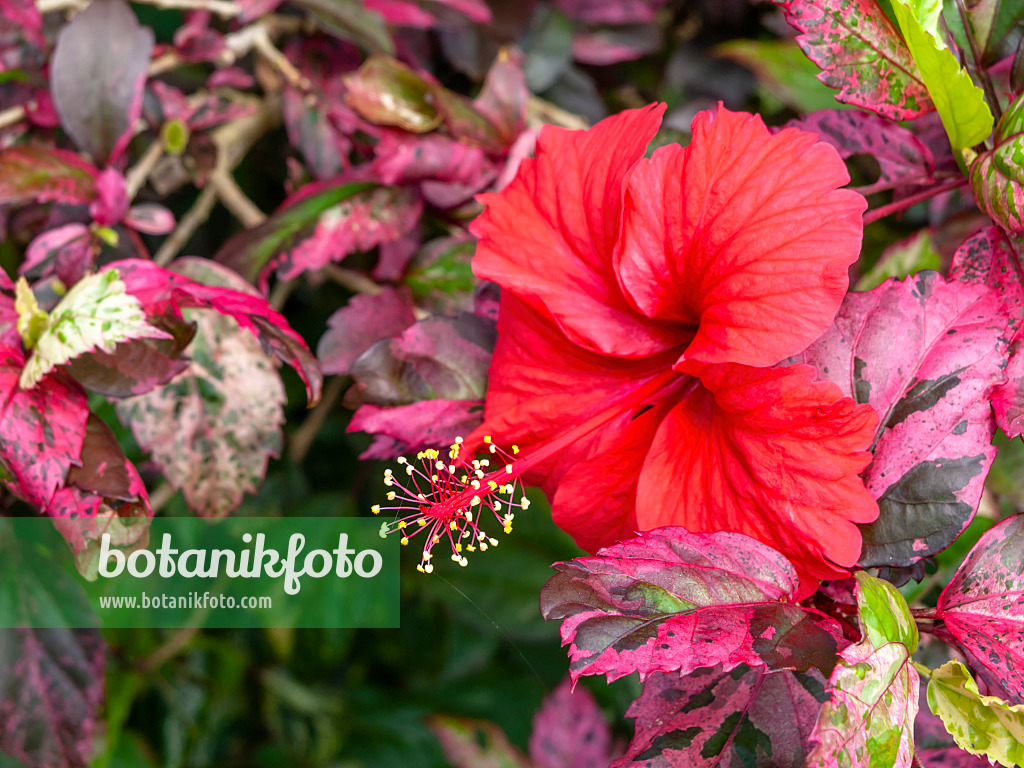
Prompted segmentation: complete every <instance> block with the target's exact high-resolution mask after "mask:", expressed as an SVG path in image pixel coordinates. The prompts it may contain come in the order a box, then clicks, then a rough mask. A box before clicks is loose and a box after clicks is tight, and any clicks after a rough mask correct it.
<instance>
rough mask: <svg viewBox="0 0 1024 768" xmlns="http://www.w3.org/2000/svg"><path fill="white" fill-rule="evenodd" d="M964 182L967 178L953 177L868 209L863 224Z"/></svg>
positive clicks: (954, 187)
mask: <svg viewBox="0 0 1024 768" xmlns="http://www.w3.org/2000/svg"><path fill="white" fill-rule="evenodd" d="M966 184H967V179H964V178H960V179H953V180H952V181H947V182H946V183H945V184H939V185H938V186H935V187H931V188H930V189H926V190H924V191H923V192H918V193H917V194H916V195H910V197H905V198H903V199H902V200H897V201H895V202H892V203H889V204H888V205H883V206H881V207H880V208H875V209H874V210H872V211H868V212H867V213H865V214H864V226H867V225H868V224H871V223H872V222H875V221H878V220H879V219H881V218H884V217H886V216H888V215H889V214H890V213H898V212H899V211H903V210H906V209H907V208H910V207H911V206H912V205H916V204H917V203H920V202H921V201H923V200H928V199H929V198H932V197H935V196H936V195H941V194H942V193H943V192H950V191H952V190H954V189H957V188H959V187H962V186H964V185H966Z"/></svg>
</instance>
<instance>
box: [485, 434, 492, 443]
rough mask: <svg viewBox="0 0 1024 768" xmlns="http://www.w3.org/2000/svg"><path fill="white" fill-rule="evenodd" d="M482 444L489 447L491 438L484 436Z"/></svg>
mask: <svg viewBox="0 0 1024 768" xmlns="http://www.w3.org/2000/svg"><path fill="white" fill-rule="evenodd" d="M484 442H485V443H486V444H487V445H490V444H491V436H490V435H484Z"/></svg>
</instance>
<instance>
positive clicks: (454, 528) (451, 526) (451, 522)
mask: <svg viewBox="0 0 1024 768" xmlns="http://www.w3.org/2000/svg"><path fill="white" fill-rule="evenodd" d="M448 527H449V528H450V529H451V530H453V531H454V530H456V529H458V527H459V525H458V523H456V522H455V521H454V520H451V521H449V523H448Z"/></svg>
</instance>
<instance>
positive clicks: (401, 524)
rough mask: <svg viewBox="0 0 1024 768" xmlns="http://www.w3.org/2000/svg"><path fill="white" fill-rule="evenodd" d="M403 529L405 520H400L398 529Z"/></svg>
mask: <svg viewBox="0 0 1024 768" xmlns="http://www.w3.org/2000/svg"><path fill="white" fill-rule="evenodd" d="M403 528H405V520H399V521H398V529H399V530H402V529H403Z"/></svg>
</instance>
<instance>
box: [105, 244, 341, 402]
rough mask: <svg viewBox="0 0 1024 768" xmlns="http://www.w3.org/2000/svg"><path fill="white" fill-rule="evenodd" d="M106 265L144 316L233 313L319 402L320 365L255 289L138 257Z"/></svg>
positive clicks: (183, 262)
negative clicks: (198, 277)
mask: <svg viewBox="0 0 1024 768" xmlns="http://www.w3.org/2000/svg"><path fill="white" fill-rule="evenodd" d="M175 267H176V269H181V270H182V271H185V270H188V271H190V272H192V271H193V270H194V271H196V272H200V273H201V272H203V271H209V272H213V273H227V274H230V270H228V269H226V268H225V267H223V266H221V265H219V264H217V263H216V262H211V261H209V260H207V259H180V260H178V261H177V262H175ZM108 268H112V269H117V270H118V271H119V272H120V274H121V279H122V280H124V283H125V286H126V289H127V292H128V293H130V294H132V295H133V296H135V297H136V298H137V299H138V300H139V301H140V302H141V303H142V307H143V309H145V311H146V314H147V315H149V316H157V317H164V316H171V317H180V310H181V309H182V308H184V307H197V308H201V309H214V310H216V311H217V312H220V313H221V314H222V315H228V316H230V317H233V318H234V319H235V320H236V321H237V322H238V324H239V325H240V326H241V327H242V328H244V329H245V330H247V331H250V332H251V333H252V334H253V335H254V336H255V337H256V338H257V339H259V341H260V343H261V344H262V345H263V348H264V349H265V350H266V351H267V352H268V353H269V354H274V355H276V356H277V357H278V358H280V359H281V361H282V362H285V363H287V364H288V365H290V366H291V367H292V368H294V369H295V372H296V373H298V374H299V376H300V377H301V378H302V380H303V382H305V384H306V397H307V400H308V402H309V405H310V406H313V405H314V404H316V402H317V401H319V399H320V390H321V388H322V386H323V374H322V373H321V372H320V364H319V363H318V362H317V361H316V358H315V357H314V356H313V353H312V352H310V351H309V348H308V347H307V346H306V342H305V341H304V340H303V339H302V337H301V336H300V335H299V334H298V333H296V332H295V331H294V330H293V329H292V328H291V326H289V325H288V321H287V320H286V319H285V318H284V316H283V315H282V314H281V313H280V312H278V311H277V310H275V309H274V308H273V307H271V306H270V304H269V303H268V302H267V300H266V299H264V298H263V297H262V296H260V295H259V294H258V293H256V291H255V289H253V292H252V293H243V292H241V291H237V290H233V289H231V288H221V287H218V286H214V285H203V284H202V283H199V282H196V281H195V280H191V279H189V278H187V277H184V276H183V275H181V274H178V273H177V272H171V271H168V270H166V269H163V268H161V267H158V266H157V265H156V264H154V263H153V262H150V261H143V260H142V259H124V260H122V261H116V262H113V263H112V264H109V265H108ZM234 279H235V280H238V276H237V275H235V276H234Z"/></svg>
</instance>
